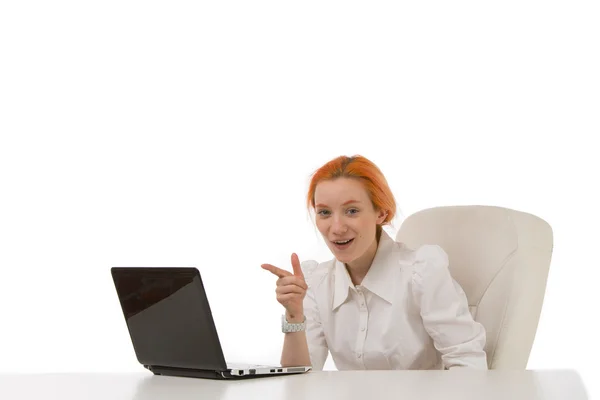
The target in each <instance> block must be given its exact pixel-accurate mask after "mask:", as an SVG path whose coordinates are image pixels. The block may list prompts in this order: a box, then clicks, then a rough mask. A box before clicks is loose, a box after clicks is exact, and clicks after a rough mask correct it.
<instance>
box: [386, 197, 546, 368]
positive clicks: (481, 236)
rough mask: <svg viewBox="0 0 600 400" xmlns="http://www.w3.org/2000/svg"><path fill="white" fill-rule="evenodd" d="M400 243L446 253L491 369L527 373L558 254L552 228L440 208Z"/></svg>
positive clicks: (403, 230) (512, 216)
mask: <svg viewBox="0 0 600 400" xmlns="http://www.w3.org/2000/svg"><path fill="white" fill-rule="evenodd" d="M396 240H398V241H400V242H403V243H406V244H407V245H408V246H409V247H413V248H416V247H418V246H419V245H422V244H437V245H439V246H441V247H442V248H443V249H444V250H445V251H446V253H448V257H449V259H450V272H451V274H452V276H453V277H454V279H455V280H456V281H457V282H458V283H459V284H460V285H461V286H462V288H463V289H464V291H465V293H466V295H467V298H468V300H469V306H470V310H471V313H472V315H473V317H474V318H475V320H477V321H478V322H480V323H481V324H483V326H484V327H485V329H486V333H487V343H486V346H485V351H486V353H487V357H488V367H489V368H490V369H525V368H527V361H528V359H529V354H530V352H531V347H532V345H533V340H534V338H535V333H536V330H537V326H538V320H539V316H540V312H541V309H542V303H543V299H544V294H545V291H546V281H547V277H548V270H549V268H550V260H551V257H552V250H553V233H552V228H551V227H550V225H549V224H548V223H547V222H545V221H544V220H542V219H540V218H538V217H536V216H534V215H531V214H527V213H524V212H520V211H515V210H510V209H507V208H501V207H493V206H449V207H437V208H430V209H426V210H422V211H419V212H416V213H414V214H412V215H410V216H409V217H407V218H406V219H405V220H404V222H403V223H402V225H401V226H400V229H399V231H398V234H397V236H396Z"/></svg>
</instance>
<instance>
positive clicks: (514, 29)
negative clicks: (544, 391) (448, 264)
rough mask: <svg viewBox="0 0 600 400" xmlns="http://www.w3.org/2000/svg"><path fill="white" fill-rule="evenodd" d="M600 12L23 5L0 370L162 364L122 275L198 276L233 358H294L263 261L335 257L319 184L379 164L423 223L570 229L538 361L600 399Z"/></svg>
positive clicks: (17, 12)
mask: <svg viewBox="0 0 600 400" xmlns="http://www.w3.org/2000/svg"><path fill="white" fill-rule="evenodd" d="M197 3H201V4H203V5H198V4H197ZM599 20H600V12H599V7H598V4H597V2H592V1H588V2H585V1H573V0H571V1H551V2H541V1H539V2H533V1H503V2H477V1H454V2H441V1H438V2H412V3H409V4H398V3H397V2H390V3H382V2H354V1H346V2H327V1H320V2H311V1H308V2H307V1H305V2H301V3H295V2H282V1H248V2H242V1H239V2H230V1H224V0H220V1H218V2H181V1H163V2H158V1H121V0H120V1H102V2H85V1H70V2H69V1H53V2H42V1H38V2H32V1H26V0H21V1H18V2H17V1H15V2H8V1H7V2H3V3H2V4H1V5H0V61H1V62H0V134H1V136H0V137H1V139H0V179H1V181H0V185H1V186H0V190H1V193H0V269H1V271H0V272H1V275H0V285H1V287H0V360H1V362H0V371H5V372H7V371H13V372H15V371H17V372H33V371H41V372H43V371H139V370H140V366H139V365H138V364H137V361H136V359H135V356H134V353H133V351H132V347H131V343H130V341H129V337H128V334H127V330H126V326H125V323H124V320H123V316H122V314H121V310H120V308H119V305H118V301H117V298H116V295H115V292H114V286H113V284H112V281H111V278H110V273H109V269H110V267H111V266H115V265H148V266H198V267H199V268H200V270H201V272H202V274H203V276H204V279H205V282H206V285H207V288H208V291H209V296H210V300H211V304H212V306H213V311H214V313H215V318H216V322H217V324H218V328H219V330H220V334H221V339H222V342H223V346H224V348H225V352H226V356H227V357H228V358H230V359H231V361H249V362H270V363H272V362H278V361H279V352H280V348H281V344H282V334H281V333H280V325H279V324H280V320H279V316H280V313H281V311H282V309H281V307H280V306H279V304H277V303H276V301H275V293H274V282H275V278H274V277H272V276H270V274H269V273H268V272H266V271H263V270H261V268H260V264H261V263H264V262H269V263H274V264H276V265H279V266H281V267H286V268H289V267H290V265H289V256H290V254H291V252H298V254H299V255H300V258H301V259H302V260H305V259H308V258H313V259H317V260H319V261H323V260H326V259H328V258H330V257H331V255H330V253H329V252H328V251H327V249H326V248H325V245H324V244H323V243H322V241H321V239H320V238H319V236H318V234H317V231H316V229H315V228H314V226H313V225H312V222H311V220H310V219H309V216H308V214H307V211H306V209H305V203H304V196H305V192H306V188H307V184H308V178H309V176H310V174H311V173H312V172H313V171H314V169H316V168H317V167H319V166H320V165H321V164H323V163H324V162H326V161H328V160H329V159H331V158H333V157H336V156H338V155H341V154H346V155H353V154H362V155H365V156H367V157H369V158H371V159H372V160H373V161H374V162H375V163H377V164H378V165H379V166H380V167H381V169H382V170H383V171H384V173H385V174H386V176H387V178H388V180H389V183H390V185H391V187H392V189H393V191H394V194H395V196H396V197H397V200H398V203H399V206H400V208H401V211H402V213H403V215H409V214H411V213H413V212H415V211H417V210H420V209H423V208H426V207H431V206H438V205H450V204H491V205H499V206H505V207H511V208H516V209H519V210H523V211H527V212H531V213H534V214H536V215H539V216H540V217H542V218H544V219H546V220H547V221H548V222H549V223H550V224H551V225H552V226H553V228H554V234H555V252H554V257H553V261H552V266H551V272H550V276H549V280H548V286H547V295H546V300H545V304H544V308H543V312H542V316H541V320H540V324H539V329H538V334H537V337H536V340H535V343H534V346H533V350H532V353H531V358H530V362H529V365H528V367H529V368H575V369H577V370H578V371H579V372H580V373H581V375H582V377H583V379H584V381H585V383H586V385H587V387H588V390H589V392H590V395H592V396H600V386H599V385H598V382H597V380H595V378H597V376H598V367H597V365H598V356H599V351H598V348H597V342H598V341H597V339H596V338H597V337H598V333H597V331H596V330H595V328H596V326H597V323H596V319H597V316H598V315H599V313H598V311H597V305H598V303H599V302H598V297H599V296H598V281H597V278H598V275H599V274H598V268H599V267H600V262H599V261H598V260H599V256H598V248H597V243H598V242H597V231H598V223H599V222H600V215H599V211H598V204H599V202H600V197H599V195H598V191H597V186H598V183H597V182H598V172H597V171H599V170H600V162H599V161H598V146H597V145H593V144H592V143H594V142H595V141H596V140H597V139H596V138H595V136H596V135H597V134H598V132H599V128H600V123H599V111H600V96H599V93H600V79H599V76H600V74H599V73H598V71H600V56H599V49H600V24H598V21H599ZM400 222H401V218H399V219H398V220H397V221H396V222H395V227H393V228H391V232H392V233H393V232H395V229H396V228H397V226H398V224H399V223H400ZM326 367H327V368H333V364H332V363H331V362H330V361H329V362H328V363H327V365H326Z"/></svg>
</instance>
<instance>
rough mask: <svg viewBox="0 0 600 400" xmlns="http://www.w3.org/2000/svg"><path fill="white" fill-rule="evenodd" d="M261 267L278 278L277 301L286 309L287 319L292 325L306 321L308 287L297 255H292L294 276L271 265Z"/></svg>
mask: <svg viewBox="0 0 600 400" xmlns="http://www.w3.org/2000/svg"><path fill="white" fill-rule="evenodd" d="M261 267H262V268H263V269H266V270H267V271H269V272H271V273H272V274H273V275H275V276H277V277H278V278H279V279H277V288H276V289H275V293H277V301H278V302H279V303H280V304H281V305H282V306H283V307H285V310H286V314H287V315H286V318H287V321H288V322H290V323H295V322H302V321H303V320H304V306H303V301H304V296H306V290H307V289H308V286H307V285H306V282H305V281H304V274H303V273H302V269H301V268H300V260H298V256H297V255H296V253H293V254H292V270H293V271H294V273H293V274H292V273H291V272H289V271H286V270H284V269H281V268H277V267H276V266H274V265H271V264H262V265H261Z"/></svg>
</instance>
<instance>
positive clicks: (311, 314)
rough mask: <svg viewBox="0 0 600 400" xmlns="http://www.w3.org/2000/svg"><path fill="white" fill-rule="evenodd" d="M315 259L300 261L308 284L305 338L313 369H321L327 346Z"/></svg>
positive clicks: (305, 303)
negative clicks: (317, 296) (317, 292)
mask: <svg viewBox="0 0 600 400" xmlns="http://www.w3.org/2000/svg"><path fill="white" fill-rule="evenodd" d="M318 265H319V264H318V263H317V262H316V261H312V260H310V261H304V262H302V263H301V267H302V272H303V274H304V279H305V281H306V284H307V286H308V290H307V291H306V296H305V297H304V316H305V317H306V340H307V342H308V352H309V354H310V361H311V365H312V369H313V370H314V371H321V370H322V369H323V366H324V365H325V361H326V360H327V355H328V353H329V348H328V347H327V341H326V340H325V333H324V331H323V326H322V324H321V318H320V317H319V309H318V305H317V299H316V297H315V292H316V290H317V287H318V285H319V284H320V283H321V279H320V278H321V276H320V275H321V274H319V273H318V271H317V267H318Z"/></svg>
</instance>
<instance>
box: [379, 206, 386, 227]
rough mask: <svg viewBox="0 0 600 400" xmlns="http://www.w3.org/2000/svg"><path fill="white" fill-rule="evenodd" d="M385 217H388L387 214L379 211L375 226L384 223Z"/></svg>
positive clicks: (384, 211)
mask: <svg viewBox="0 0 600 400" xmlns="http://www.w3.org/2000/svg"><path fill="white" fill-rule="evenodd" d="M387 216H388V212H387V211H386V210H379V212H378V215H377V225H381V224H383V221H385V219H386V218H387Z"/></svg>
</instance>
